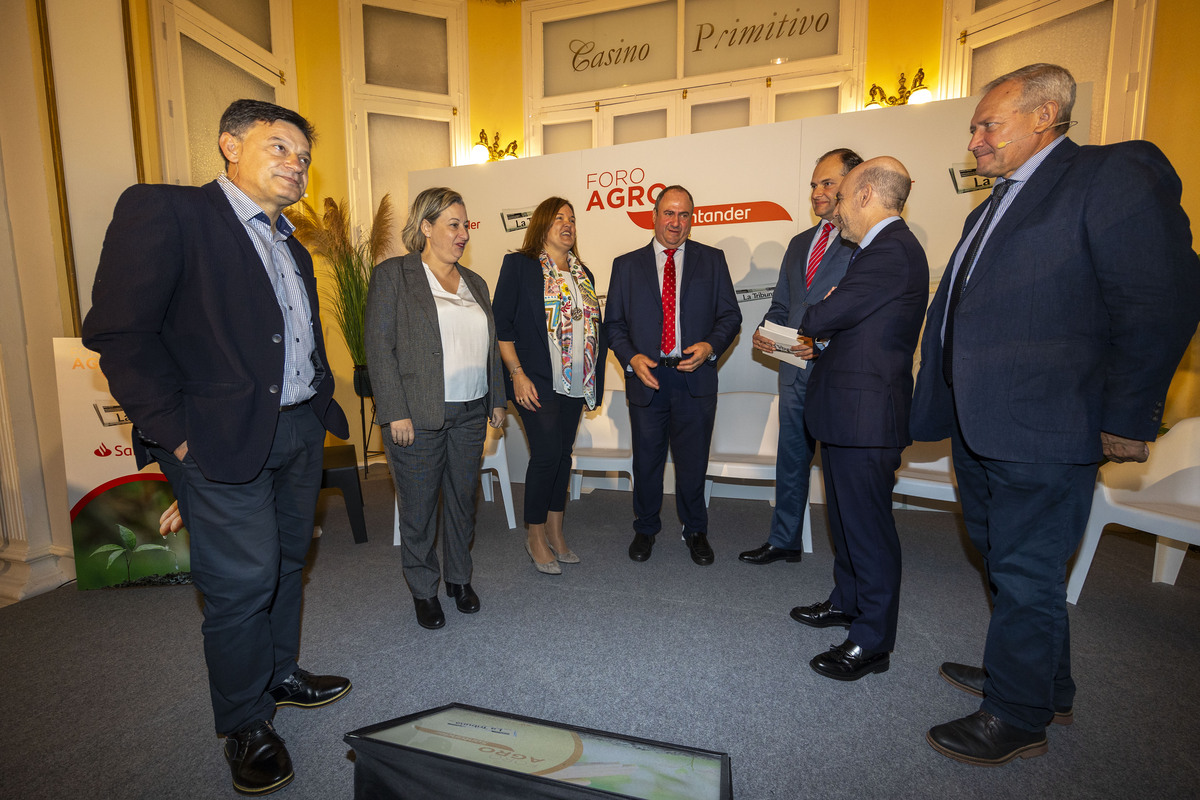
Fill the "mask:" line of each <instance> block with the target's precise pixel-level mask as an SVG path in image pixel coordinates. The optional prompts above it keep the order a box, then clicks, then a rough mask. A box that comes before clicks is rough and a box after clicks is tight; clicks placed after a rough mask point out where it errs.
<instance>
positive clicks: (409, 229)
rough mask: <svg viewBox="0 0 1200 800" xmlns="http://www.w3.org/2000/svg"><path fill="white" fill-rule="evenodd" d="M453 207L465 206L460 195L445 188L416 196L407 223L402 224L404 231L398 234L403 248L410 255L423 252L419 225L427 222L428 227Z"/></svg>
mask: <svg viewBox="0 0 1200 800" xmlns="http://www.w3.org/2000/svg"><path fill="white" fill-rule="evenodd" d="M453 205H460V206H462V207H463V208H466V206H467V204H466V203H464V202H463V199H462V195H461V194H459V193H458V192H456V191H454V190H453V189H447V188H446V187H445V186H435V187H433V188H430V189H426V190H425V191H423V192H421V193H420V194H419V195H417V198H416V199H415V200H413V203H412V208H410V209H409V210H408V222H406V223H404V230H403V231H402V232H401V234H400V240H401V241H402V242H404V248H405V249H406V250H408V252H410V253H420V252H421V251H423V250H424V249H425V234H423V233H421V223H422V222H424V221H425V220H429V224H430V225H432V224H434V223H435V222H437V218H438V217H440V216H441V215H442V212H443V211H445V210H446V209H447V208H449V207H450V206H453Z"/></svg>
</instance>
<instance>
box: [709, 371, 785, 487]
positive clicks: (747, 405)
mask: <svg viewBox="0 0 1200 800" xmlns="http://www.w3.org/2000/svg"><path fill="white" fill-rule="evenodd" d="M778 445H779V395H777V394H774V393H769V392H722V393H721V394H719V395H717V418H716V422H715V423H714V424H713V435H712V444H711V445H710V446H709V451H708V472H707V476H706V479H705V481H704V505H706V506H707V505H708V501H709V499H710V498H711V497H712V485H713V481H714V480H723V479H726V478H732V479H736V480H758V481H771V482H772V483H773V482H774V481H775V456H776V451H777V449H778ZM771 505H775V494H774V486H772V494H771Z"/></svg>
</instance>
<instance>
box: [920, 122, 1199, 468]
mask: <svg viewBox="0 0 1200 800" xmlns="http://www.w3.org/2000/svg"><path fill="white" fill-rule="evenodd" d="M1180 193H1181V186H1180V182H1179V178H1178V176H1176V174H1175V170H1174V169H1172V167H1171V164H1170V162H1168V161H1167V159H1166V157H1165V156H1164V155H1163V154H1162V152H1161V151H1159V149H1158V148H1157V147H1155V146H1154V145H1152V144H1150V143H1149V142H1140V141H1135V142H1123V143H1120V144H1114V145H1107V146H1102V147H1080V146H1079V145H1076V144H1075V143H1074V142H1072V141H1069V140H1068V141H1064V142H1062V143H1061V144H1059V145H1058V146H1057V147H1056V148H1055V149H1054V150H1053V151H1052V152H1051V153H1050V154H1049V155H1048V156H1047V158H1046V160H1045V161H1044V162H1043V163H1042V165H1041V166H1040V167H1039V168H1038V169H1037V170H1036V171H1035V172H1034V174H1033V176H1032V177H1031V178H1030V180H1029V183H1028V185H1027V186H1024V187H1022V189H1021V192H1020V194H1018V195H1017V197H1016V199H1015V200H1013V202H1012V205H1011V206H1010V207H1009V208H1008V210H1007V212H1006V213H1005V214H1004V216H1003V217H1002V218H1001V219H1000V221H999V222H998V223H997V224H996V227H995V229H994V230H993V232H992V235H991V237H990V238H989V239H988V243H987V246H986V247H985V248H984V250H983V251H982V252H981V253H980V255H979V258H978V260H977V262H976V265H975V270H974V272H973V273H972V274H971V277H970V280H969V281H968V282H967V286H966V290H965V291H964V292H963V295H962V299H961V301H960V303H959V305H958V309H957V312H956V318H955V320H956V321H955V328H954V387H953V403H952V402H951V389H950V387H948V386H947V385H946V382H945V380H944V379H943V377H942V342H941V336H940V331H941V327H942V321H943V319H944V317H945V314H946V300H947V294H948V291H949V282H950V272H951V269H950V268H949V267H947V269H946V272H945V274H944V275H943V277H942V282H941V285H940V286H939V287H938V291H937V293H936V294H935V295H934V299H933V303H932V304H931V305H930V308H929V315H928V319H927V322H926V326H925V336H924V340H923V343H922V347H921V370H920V373H919V375H918V379H917V388H916V398H915V401H914V409H913V433H914V436H915V437H916V438H917V439H920V440H929V441H936V440H938V439H944V438H946V437H947V436H949V435H950V432H951V429H952V426H953V425H954V419H955V417H954V406H955V405H956V406H957V410H958V422H959V424H960V425H961V426H962V433H963V437H964V438H965V440H966V443H967V445H968V446H969V447H970V448H971V449H972V450H973V451H975V452H976V453H978V454H979V455H981V456H984V457H987V458H995V459H1000V460H1004V461H1019V462H1029V463H1064V464H1085V463H1093V462H1096V461H1099V460H1100V457H1101V445H1100V432H1101V431H1106V432H1108V433H1113V434H1117V435H1119V436H1125V437H1129V438H1132V439H1142V440H1149V441H1153V440H1154V438H1155V437H1156V435H1157V433H1158V427H1159V425H1160V424H1161V422H1162V413H1163V402H1164V398H1165V396H1166V391H1167V387H1168V385H1169V384H1170V382H1171V377H1172V376H1173V375H1174V372H1175V368H1176V366H1177V365H1178V364H1179V359H1180V357H1181V356H1182V354H1183V351H1184V349H1185V348H1186V347H1187V344H1188V342H1189V341H1190V339H1191V337H1192V335H1193V333H1194V332H1195V330H1196V323H1197V320H1198V319H1200V264H1198V262H1197V259H1196V254H1195V253H1193V252H1192V249H1191V240H1192V237H1191V229H1190V227H1189V223H1188V219H1187V215H1186V214H1185V213H1184V212H1183V209H1182V208H1181V207H1180V204H1179V202H1180ZM981 213H983V206H980V207H979V208H977V209H976V210H975V211H974V212H972V214H971V215H970V216H968V217H967V222H966V225H965V227H964V229H963V238H962V240H960V242H959V245H958V246H959V247H960V248H961V247H963V246H964V242H965V240H966V239H967V238H968V235H969V233H970V231H971V228H972V227H973V226H974V224H975V222H976V220H978V218H979V216H980V214H981ZM951 263H953V261H952V262H951Z"/></svg>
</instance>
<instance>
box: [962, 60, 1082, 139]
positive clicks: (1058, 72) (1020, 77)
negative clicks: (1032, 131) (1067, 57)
mask: <svg viewBox="0 0 1200 800" xmlns="http://www.w3.org/2000/svg"><path fill="white" fill-rule="evenodd" d="M1008 81H1018V82H1019V83H1020V84H1021V98H1020V100H1019V101H1018V102H1017V108H1018V109H1019V110H1020V111H1021V112H1022V113H1028V112H1030V111H1033V110H1034V109H1035V108H1037V107H1038V106H1040V105H1042V104H1043V103H1046V102H1048V101H1050V100H1053V101H1054V102H1056V103H1058V116H1057V117H1055V118H1054V122H1055V124H1061V123H1064V122H1070V121H1071V109H1073V108H1074V107H1075V78H1073V77H1072V76H1071V73H1070V72H1068V71H1067V69H1066V67H1060V66H1059V65H1058V64H1030V65H1029V66H1027V67H1021V68H1020V69H1018V70H1013V71H1012V72H1009V73H1008V74H1006V75H1001V76H1000V77H999V78H996V80H994V81H992V82H991V83H989V84H988V85H987V86H985V87H983V92H982V94H987V93H988V92H990V91H991V90H992V89H995V88H996V87H997V86H999V85H1000V84H1002V83H1007V82H1008Z"/></svg>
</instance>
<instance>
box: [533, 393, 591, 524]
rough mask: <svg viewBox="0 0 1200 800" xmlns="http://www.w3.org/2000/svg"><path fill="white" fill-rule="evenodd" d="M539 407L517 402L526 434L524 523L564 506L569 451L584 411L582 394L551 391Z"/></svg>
mask: <svg viewBox="0 0 1200 800" xmlns="http://www.w3.org/2000/svg"><path fill="white" fill-rule="evenodd" d="M541 403H542V407H541V408H538V409H534V410H532V411H530V410H529V409H527V408H521V407H520V406H517V413H518V414H520V415H521V423H522V424H523V425H524V426H525V435H526V436H527V437H529V466H528V468H526V470H525V524H526V525H543V524H545V522H546V516H547V514H548V512H550V511H563V510H565V509H566V507H567V484H568V483H569V482H570V478H571V451H572V450H573V449H574V447H575V434H576V433H578V432H579V417H580V415H581V414H582V413H583V398H582V397H567V396H565V395H561V394H558V393H552V394H551V396H550V397H543V398H542V399H541Z"/></svg>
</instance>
